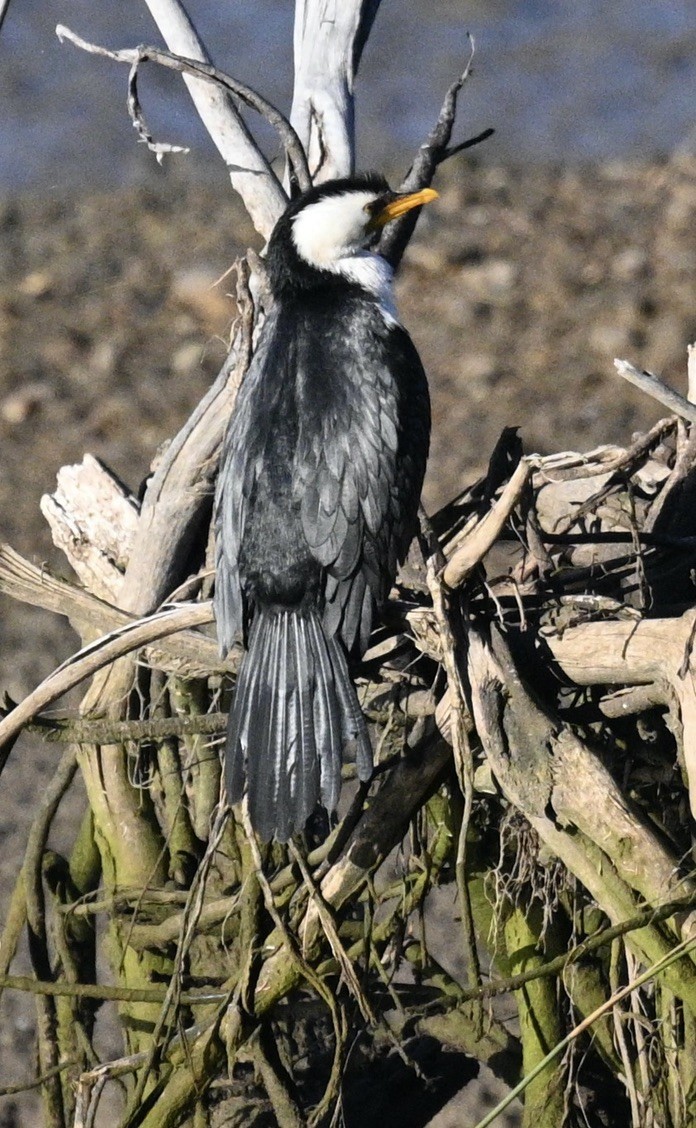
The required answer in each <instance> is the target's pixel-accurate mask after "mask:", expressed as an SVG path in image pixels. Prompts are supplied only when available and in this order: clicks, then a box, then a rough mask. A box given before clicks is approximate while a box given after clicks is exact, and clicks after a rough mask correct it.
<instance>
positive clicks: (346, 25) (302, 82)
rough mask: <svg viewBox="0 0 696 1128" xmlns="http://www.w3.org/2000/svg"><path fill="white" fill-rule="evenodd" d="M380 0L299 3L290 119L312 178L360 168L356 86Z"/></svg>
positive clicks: (297, 5)
mask: <svg viewBox="0 0 696 1128" xmlns="http://www.w3.org/2000/svg"><path fill="white" fill-rule="evenodd" d="M379 3H380V0H343V2H342V3H341V4H334V5H332V6H331V8H330V9H329V8H328V6H327V5H326V4H317V3H313V2H312V0H298V2H297V4H296V5H295V33H294V55H295V83H294V89H293V99H292V110H291V112H290V121H291V122H292V124H293V125H294V127H295V129H296V130H297V133H298V135H299V137H300V139H301V141H302V143H303V145H304V148H305V151H306V153H307V157H308V161H309V167H310V170H311V175H312V179H313V180H314V181H315V182H317V183H319V182H321V181H322V180H330V179H331V178H332V177H336V176H347V175H348V174H349V173H351V172H352V171H353V170H354V167H355V111H354V82H355V76H356V73H357V70H358V66H359V63H360V56H361V54H362V49H363V47H364V45H365V42H366V40H367V37H368V35H369V33H370V28H371V27H372V23H373V21H374V18H375V16H376V14H377V9H378V8H379Z"/></svg>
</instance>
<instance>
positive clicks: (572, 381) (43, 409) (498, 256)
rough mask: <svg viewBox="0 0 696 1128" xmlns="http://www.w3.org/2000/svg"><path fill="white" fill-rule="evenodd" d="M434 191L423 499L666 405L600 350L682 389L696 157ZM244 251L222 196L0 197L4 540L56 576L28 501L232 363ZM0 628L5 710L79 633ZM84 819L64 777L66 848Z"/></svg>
mask: <svg viewBox="0 0 696 1128" xmlns="http://www.w3.org/2000/svg"><path fill="white" fill-rule="evenodd" d="M443 187H444V190H443V195H442V199H441V200H440V201H439V202H438V203H437V204H435V205H433V206H431V207H430V208H429V209H426V211H425V213H424V215H423V219H422V222H421V226H420V228H419V231H418V234H417V237H416V239H415V240H414V242H413V244H412V246H411V248H410V251H409V254H408V256H407V259H406V261H405V263H404V267H403V269H402V272H401V276H400V281H399V300H400V307H401V311H402V315H403V319H404V321H405V323H406V325H407V326H408V328H409V329H410V331H411V333H412V335H413V337H414V339H415V340H416V343H417V345H418V347H419V349H420V352H421V355H422V357H423V360H424V363H425V367H426V369H427V371H428V373H429V376H430V382H431V391H432V398H433V446H432V457H431V461H430V468H429V473H428V480H427V488H426V497H427V502H428V505H429V506H430V507H431V508H432V507H434V506H437V505H438V504H439V503H441V502H443V501H445V500H446V499H448V498H449V497H450V496H452V495H454V494H455V493H456V492H458V490H459V489H460V488H461V487H462V486H463V485H464V484H466V483H467V482H469V481H471V479H472V478H473V477H475V476H476V475H478V474H479V473H480V472H481V470H482V469H483V468H484V467H485V464H486V461H487V458H488V455H489V453H490V451H491V449H492V447H493V444H494V442H495V439H496V437H497V435H498V434H499V432H500V430H501V428H502V427H503V426H506V425H517V426H519V428H520V433H521V435H522V438H523V441H524V445H525V448H526V450H527V451H534V450H536V451H541V452H549V451H552V450H561V449H568V448H574V449H580V450H582V449H589V448H591V447H592V446H594V445H597V444H599V443H622V444H625V443H627V442H628V441H630V438H631V435H632V434H633V432H635V431H637V430H640V429H644V428H646V427H647V426H649V425H650V424H652V423H653V422H654V421H655V420H656V419H657V418H659V417H660V414H661V412H660V409H659V407H658V406H657V405H655V404H654V403H653V402H652V401H650V400H648V399H646V398H645V397H644V396H642V394H641V393H639V392H638V391H636V390H635V389H633V388H631V387H629V386H628V385H625V384H624V383H623V382H622V381H621V380H620V379H619V378H618V377H617V376H616V375H615V374H614V371H613V364H612V360H613V358H614V357H615V356H621V357H626V358H628V359H630V360H632V361H633V362H635V363H636V364H638V365H640V366H643V367H646V368H649V369H651V370H652V371H654V372H657V373H659V374H661V375H663V376H664V377H665V378H666V379H667V380H668V381H669V382H670V383H672V384H673V385H674V386H675V387H677V388H679V389H680V390H683V389H684V388H685V385H686V374H685V373H686V346H687V343H688V342H689V341H693V340H694V339H696V304H695V302H694V278H695V277H696V227H695V225H694V213H695V210H696V159H694V158H693V157H689V156H681V157H678V158H674V159H672V160H671V161H665V162H662V163H652V164H651V163H645V164H640V165H638V164H618V163H617V164H614V165H605V166H603V167H590V168H584V169H571V170H568V169H555V168H533V169H513V168H505V169H504V168H490V167H487V166H486V164H485V160H484V159H483V158H479V161H478V163H464V162H462V163H460V164H459V166H458V167H457V169H454V168H451V169H449V170H448V172H447V176H446V177H444V178H443ZM249 244H251V245H256V246H258V243H257V242H256V241H255V239H254V236H253V232H252V230H251V228H250V226H249V223H248V221H247V220H246V219H245V217H244V215H243V214H242V213H241V211H240V210H239V209H238V208H237V207H236V206H235V204H234V202H233V201H231V200H230V199H228V198H227V197H225V196H224V194H221V193H220V191H219V189H215V190H213V189H210V188H206V187H205V186H203V185H201V184H200V183H199V184H196V185H190V184H186V183H183V182H182V181H181V180H179V179H178V178H176V177H171V176H163V177H162V178H161V179H160V180H159V181H158V182H153V183H152V184H151V185H150V186H148V187H147V188H141V189H138V190H133V189H131V190H128V191H126V190H123V191H118V192H114V193H112V194H102V195H99V196H87V197H82V196H78V195H75V196H74V197H73V198H71V199H55V198H48V197H38V196H32V197H26V198H21V199H15V200H7V201H5V202H4V203H0V539H1V540H2V541H8V542H9V543H10V544H12V545H13V546H14V547H15V548H17V549H19V550H20V551H21V552H23V553H25V554H26V555H28V556H30V557H31V558H32V559H34V560H38V561H42V560H45V561H48V562H49V563H50V564H51V566H53V567H58V568H64V566H63V565H62V563H61V561H60V559H59V558H58V556H57V554H56V553H55V550H53V548H52V546H51V543H50V537H49V534H48V531H47V527H46V526H45V524H44V522H43V519H42V517H41V515H40V512H39V499H40V496H41V494H42V493H45V492H47V491H50V490H51V489H52V488H53V483H54V479H55V473H56V470H57V469H58V467H59V466H61V465H62V464H64V463H66V462H75V461H79V460H80V459H81V457H82V455H83V453H84V452H85V451H91V452H92V453H93V454H95V455H98V456H99V457H100V458H101V459H103V460H104V461H105V462H106V463H107V464H108V465H109V466H110V467H112V468H113V469H114V470H115V471H116V472H117V473H118V474H119V475H120V476H121V477H122V478H123V479H124V480H125V481H126V482H127V483H128V484H129V485H130V486H131V487H132V488H133V489H134V490H137V488H138V485H139V483H140V481H141V480H142V478H143V477H144V476H145V475H146V473H147V471H148V466H149V463H150V460H151V459H152V457H153V455H154V453H155V451H156V449H157V447H158V446H159V444H161V443H162V442H163V441H165V440H166V439H167V438H168V437H170V436H171V435H173V434H174V433H175V432H176V430H177V429H178V427H179V426H180V424H181V423H182V422H183V421H184V419H185V418H186V417H187V415H188V413H189V412H190V411H191V409H192V408H193V407H194V405H195V404H196V403H197V401H198V400H199V398H200V397H201V395H202V394H203V392H204V391H205V389H206V388H207V387H208V385H209V383H210V381H211V378H212V377H213V376H214V374H215V373H216V371H217V369H218V367H219V365H220V363H221V361H222V359H223V357H224V355H225V349H226V342H227V340H228V339H229V333H230V327H231V324H232V321H233V318H234V303H233V302H232V300H231V299H230V298H229V297H228V296H227V291H228V289H229V288H230V283H229V282H227V283H225V282H223V283H222V284H220V285H218V286H214V285H213V283H214V282H215V280H216V279H218V278H219V277H220V276H221V275H222V274H224V272H225V271H226V270H227V268H228V267H229V265H230V263H231V262H232V261H233V260H234V258H235V257H236V255H238V254H239V253H240V252H241V251H242V250H243V249H244V248H245V247H246V246H247V245H249ZM0 615H1V616H2V617H1V619H0V691H2V690H8V691H9V692H10V694H11V695H12V696H13V697H14V698H17V697H20V696H22V695H23V694H25V693H26V692H27V691H28V690H30V689H31V688H32V687H33V686H34V685H35V684H36V682H37V681H38V680H39V679H40V678H41V677H42V676H44V675H45V674H47V673H48V672H49V671H50V669H51V668H52V667H53V666H54V665H55V664H56V663H57V662H59V661H61V660H62V659H64V658H65V657H66V656H67V655H68V653H69V652H70V650H71V648H72V647H73V645H74V641H75V640H74V636H73V635H72V634H71V632H70V630H69V628H68V627H67V626H65V625H64V624H63V623H61V622H60V621H58V620H54V619H52V618H51V617H50V616H48V615H47V614H45V613H42V612H36V611H33V610H31V609H28V608H24V607H21V606H19V605H15V604H13V603H12V602H10V601H9V600H7V599H5V598H4V597H3V598H2V600H1V602H0ZM55 759H56V752H55V746H45V747H42V746H40V745H36V744H35V743H31V742H30V741H26V742H25V743H22V742H20V744H18V746H17V747H16V748H15V750H14V752H13V755H12V757H11V760H10V763H9V765H8V767H7V769H6V770H5V773H4V775H3V777H2V785H1V786H2V790H1V792H0V905H1V906H2V907H0V920H1V919H2V917H3V908H4V905H5V904H6V901H7V897H8V895H9V891H10V889H11V887H12V884H13V882H14V879H15V877H16V874H17V872H18V868H19V865H20V862H21V856H22V852H23V844H24V837H25V834H26V829H27V825H28V821H29V819H30V817H31V810H32V803H33V799H34V797H35V796H36V794H37V793H38V792H40V790H41V789H42V788H43V787H44V786H45V785H46V783H47V781H48V779H49V778H50V774H51V768H52V765H53V764H54V763H55ZM80 806H81V796H80V792H79V788H76V789H75V791H74V794H73V795H72V796H70V797H69V799H68V801H67V803H66V805H65V810H64V814H63V819H62V831H61V830H60V829H59V834H58V839H59V841H58V844H59V845H60V836H61V834H63V835H65V838H66V840H69V836H70V828H71V826H73V825H74V824H75V821H76V820H77V818H78V817H79V811H80ZM105 1037H106V1038H108V1037H109V1035H108V1034H106V1035H105ZM31 1045H32V1010H31V1007H30V1006H27V1005H25V1003H24V1002H23V1000H21V999H20V998H18V997H17V996H16V995H8V996H7V997H6V999H5V1000H4V1001H3V1005H2V1011H1V1012H0V1060H1V1061H2V1069H1V1070H0V1086H2V1085H4V1084H7V1083H9V1082H10V1081H12V1080H18V1079H20V1078H22V1077H24V1076H26V1075H27V1073H28V1072H29V1070H30V1069H31V1065H32V1057H31ZM105 1048H107V1047H105ZM36 1108H37V1106H36V1104H35V1103H34V1101H33V1098H28V1097H21V1098H19V1097H17V1098H15V1097H4V1098H3V1097H0V1128H10V1126H18V1125H20V1124H21V1125H22V1126H23V1128H33V1126H34V1125H36V1124H38V1121H37V1119H36V1117H37V1112H36ZM460 1122H461V1121H460V1120H458V1119H457V1118H455V1119H448V1118H447V1115H446V1114H443V1115H442V1116H441V1117H439V1118H438V1120H437V1124H438V1125H439V1126H440V1128H445V1125H448V1124H454V1123H460Z"/></svg>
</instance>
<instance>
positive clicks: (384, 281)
mask: <svg viewBox="0 0 696 1128" xmlns="http://www.w3.org/2000/svg"><path fill="white" fill-rule="evenodd" d="M331 272H332V273H333V274H337V275H338V276H339V277H341V278H345V279H346V280H347V281H349V282H352V283H353V284H355V285H358V286H360V288H361V289H362V290H365V291H367V293H368V294H369V296H370V297H371V298H374V299H375V301H376V302H377V305H378V306H379V308H380V310H381V312H382V315H383V316H384V319H385V321H386V322H387V324H395V325H398V323H399V315H398V313H397V311H396V301H395V298H394V270H393V268H392V266H391V265H390V263H388V262H387V260H386V259H384V258H382V256H381V255H377V254H375V253H374V252H373V251H360V252H358V254H351V255H346V256H345V257H344V258H339V259H336V260H335V264H334V266H333V267H332V271H331Z"/></svg>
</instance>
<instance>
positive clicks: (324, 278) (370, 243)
mask: <svg viewBox="0 0 696 1128" xmlns="http://www.w3.org/2000/svg"><path fill="white" fill-rule="evenodd" d="M436 195H437V193H436V192H434V191H433V190H432V189H431V188H426V189H422V190H421V191H420V192H413V193H406V194H399V193H397V192H394V191H393V190H392V189H391V188H390V187H389V184H388V183H387V181H386V179H385V178H384V177H383V176H382V175H381V173H378V172H364V173H358V174H356V175H354V176H345V177H341V178H340V179H337V180H327V181H325V182H324V183H323V184H316V185H314V186H313V187H312V188H309V189H308V190H307V191H306V192H303V193H302V194H301V195H300V196H298V197H296V199H294V200H292V201H291V203H290V204H289V205H288V207H287V208H286V209H285V211H284V212H283V214H282V215H281V217H280V219H279V220H278V222H277V223H276V225H275V227H274V229H273V233H272V235H271V238H270V240H269V244H268V252H267V258H266V264H267V267H268V274H269V278H270V283H271V289H272V291H273V293H274V295H275V296H276V297H280V296H281V295H283V294H288V293H292V292H299V291H302V290H308V289H312V288H316V287H319V286H325V285H327V284H335V283H336V281H337V280H339V279H343V280H344V281H345V278H346V277H350V276H351V274H352V273H354V272H353V271H351V270H350V266H351V260H355V259H356V258H358V257H365V256H367V255H369V254H370V249H371V248H372V247H374V246H376V244H377V242H378V241H379V236H380V231H381V229H382V227H383V226H384V225H385V223H389V222H390V221H391V220H392V219H396V218H397V217H398V216H399V215H403V214H404V212H406V211H408V210H409V209H410V208H412V207H417V206H419V205H420V204H425V203H428V202H429V200H432V199H434V198H435V197H436Z"/></svg>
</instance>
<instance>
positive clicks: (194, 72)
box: [56, 24, 311, 234]
mask: <svg viewBox="0 0 696 1128" xmlns="http://www.w3.org/2000/svg"><path fill="white" fill-rule="evenodd" d="M56 35H57V36H58V38H59V39H60V40H61V42H62V41H63V40H65V39H67V40H68V41H69V42H70V43H72V44H74V46H76V47H79V48H81V49H82V50H83V51H87V52H88V53H89V54H92V55H101V56H102V57H104V58H107V59H113V60H114V62H117V63H126V64H127V65H128V66H129V67H137V66H139V65H140V64H141V63H146V62H152V63H157V64H158V65H159V66H161V67H166V68H167V69H168V70H174V71H178V72H179V73H180V74H184V75H191V76H193V77H195V78H198V79H201V80H203V81H204V82H207V83H213V84H214V85H216V86H218V87H221V88H222V89H224V90H226V91H228V92H229V93H230V94H232V95H234V97H235V98H238V99H239V100H240V101H241V102H243V103H244V105H246V106H249V108H250V109H253V110H255V111H256V112H257V113H258V114H260V115H261V116H262V117H263V118H265V120H266V121H267V122H268V123H269V124H270V125H272V126H273V128H274V129H275V130H276V131H277V133H278V135H279V137H280V140H281V141H282V143H283V147H284V149H285V152H286V154H287V157H288V160H289V161H290V163H291V165H292V167H293V171H294V174H295V177H296V179H297V182H298V184H299V186H300V188H301V189H302V191H304V190H305V189H306V188H309V186H310V184H311V179H310V175H309V169H308V166H307V158H306V156H305V152H304V149H303V148H302V144H301V142H300V139H299V137H298V136H297V134H296V132H295V130H294V129H293V127H292V126H291V124H290V122H289V121H288V120H287V118H286V117H285V116H284V115H283V114H282V113H281V112H280V110H278V109H277V108H276V107H275V106H274V105H273V104H272V103H271V102H269V101H268V100H267V99H266V98H264V97H263V96H262V95H261V94H258V93H257V92H256V91H255V90H252V88H251V87H250V86H246V85H245V84H244V83H243V82H239V81H238V80H237V79H235V78H232V77H231V76H230V75H228V74H226V73H225V72H224V71H221V70H219V69H218V68H217V67H214V66H213V65H212V64H211V63H207V62H202V61H199V60H197V59H187V58H184V57H183V56H181V55H176V54H174V53H172V52H171V51H163V50H161V48H159V47H146V46H139V47H136V48H128V49H125V50H121V51H110V50H108V48H106V47H100V46H98V45H97V44H95V43H89V42H87V40H85V39H82V38H81V37H80V36H79V35H76V34H75V33H74V32H73V31H71V30H70V29H69V28H67V27H65V26H64V25H63V24H58V26H57V27H56ZM284 205H285V201H283V206H284ZM280 210H282V209H280ZM278 214H279V213H276V214H275V216H274V217H273V223H275V220H276V219H277V218H278ZM272 226H273V225H272V224H271V227H272ZM265 233H266V232H264V234H265ZM267 233H269V234H270V230H269V231H268V232H267Z"/></svg>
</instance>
